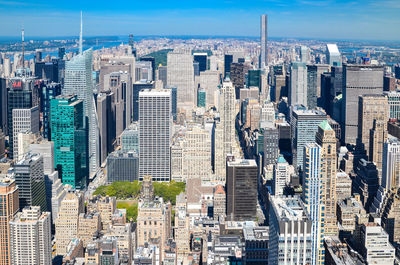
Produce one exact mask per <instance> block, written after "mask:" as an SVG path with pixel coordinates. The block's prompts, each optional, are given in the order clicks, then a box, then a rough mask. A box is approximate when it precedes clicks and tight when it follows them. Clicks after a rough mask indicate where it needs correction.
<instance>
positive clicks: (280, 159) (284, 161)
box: [278, 155, 287, 163]
mask: <svg viewBox="0 0 400 265" xmlns="http://www.w3.org/2000/svg"><path fill="white" fill-rule="evenodd" d="M278 163H287V162H286V160H285V158H284V157H283V156H282V155H280V156H279V157H278Z"/></svg>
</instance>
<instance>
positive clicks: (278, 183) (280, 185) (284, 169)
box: [273, 155, 290, 195]
mask: <svg viewBox="0 0 400 265" xmlns="http://www.w3.org/2000/svg"><path fill="white" fill-rule="evenodd" d="M273 181H274V186H273V194H274V195H283V191H284V189H285V187H286V186H287V185H288V184H289V182H290V165H289V163H288V162H287V161H286V160H285V158H284V157H283V156H282V155H281V156H279V158H278V161H277V162H276V164H275V165H274V177H273Z"/></svg>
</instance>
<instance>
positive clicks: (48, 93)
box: [40, 81, 61, 141]
mask: <svg viewBox="0 0 400 265" xmlns="http://www.w3.org/2000/svg"><path fill="white" fill-rule="evenodd" d="M58 95H61V85H60V84H59V83H53V82H51V83H50V82H49V81H43V87H42V91H41V93H40V105H41V111H42V112H43V137H44V138H47V139H48V140H49V141H51V128H50V101H51V99H52V98H55V97H56V96H58Z"/></svg>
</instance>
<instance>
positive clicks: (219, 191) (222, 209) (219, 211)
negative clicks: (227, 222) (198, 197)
mask: <svg viewBox="0 0 400 265" xmlns="http://www.w3.org/2000/svg"><path fill="white" fill-rule="evenodd" d="M225 216H226V193H225V190H224V186H222V185H217V186H216V187H215V188H214V219H215V220H217V219H219V220H220V221H222V220H223V219H225Z"/></svg>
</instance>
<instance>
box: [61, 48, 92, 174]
mask: <svg viewBox="0 0 400 265" xmlns="http://www.w3.org/2000/svg"><path fill="white" fill-rule="evenodd" d="M92 53H93V51H92V50H91V49H89V50H86V51H84V52H83V53H80V54H78V55H75V56H74V57H72V59H71V60H70V61H67V62H66V63H65V83H64V89H63V90H62V94H63V95H64V96H69V95H76V96H77V97H78V99H80V100H82V101H83V114H84V116H85V117H87V118H88V131H89V153H88V155H89V167H90V168H89V172H90V174H91V175H93V174H95V173H96V171H97V168H98V166H99V157H98V155H99V150H98V149H99V148H98V143H99V140H98V139H99V128H98V122H97V115H96V111H95V104H94V97H93V82H92Z"/></svg>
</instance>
